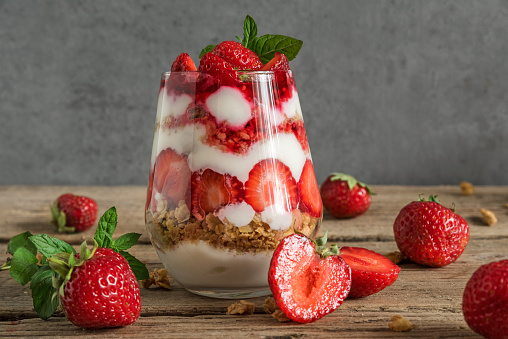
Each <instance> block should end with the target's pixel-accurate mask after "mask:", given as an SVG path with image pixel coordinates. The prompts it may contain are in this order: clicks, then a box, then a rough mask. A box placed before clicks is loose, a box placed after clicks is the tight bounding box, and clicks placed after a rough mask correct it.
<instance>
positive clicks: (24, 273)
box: [2, 207, 149, 320]
mask: <svg viewBox="0 0 508 339" xmlns="http://www.w3.org/2000/svg"><path fill="white" fill-rule="evenodd" d="M117 222H118V215H117V213H116V208H115V207H112V208H110V209H109V210H108V211H106V213H104V215H103V216H102V217H101V218H100V220H99V225H98V227H97V230H96V232H95V236H94V243H95V245H94V248H93V249H92V251H90V250H89V249H88V247H87V244H86V242H83V244H81V247H80V251H79V255H80V259H77V258H76V257H75V256H74V255H75V254H76V250H75V249H74V248H73V247H72V246H71V245H69V244H68V243H66V242H65V241H62V240H60V239H57V238H53V237H51V236H49V235H47V234H36V235H32V234H31V233H30V232H24V233H21V234H18V235H16V236H14V237H13V238H12V239H11V240H10V241H9V243H8V245H7V253H8V254H10V255H12V258H11V259H8V260H7V262H6V263H5V264H4V265H3V266H2V269H8V270H9V271H10V275H11V277H12V278H13V279H14V280H16V281H17V282H18V283H19V284H21V285H26V284H27V283H28V282H30V289H31V290H32V299H33V306H34V309H35V310H36V312H37V314H38V315H39V317H40V318H41V319H44V320H46V319H49V318H50V317H51V316H52V315H53V314H54V313H55V311H56V309H57V307H58V300H59V299H58V298H57V297H55V295H57V294H58V293H60V294H63V292H64V287H65V283H66V282H67V281H68V280H69V279H70V277H71V273H72V270H73V269H74V267H77V266H79V265H81V264H83V260H82V258H86V259H88V258H90V257H92V256H93V254H94V252H95V249H96V248H97V247H104V248H111V249H113V250H114V251H116V252H118V253H120V254H121V255H122V256H123V257H124V258H125V259H126V260H127V262H128V263H129V266H130V267H131V270H132V272H133V273H134V275H135V276H136V279H138V280H143V279H148V278H149V273H148V270H147V268H146V266H145V264H143V263H142V262H141V261H139V260H138V259H136V258H135V257H134V256H132V255H131V254H129V253H127V252H126V251H125V250H127V249H129V248H131V247H132V246H134V245H135V244H136V243H137V241H138V240H139V237H140V236H141V234H139V233H127V234H124V235H122V236H120V237H119V238H118V239H116V240H115V239H113V233H114V231H115V230H116V226H117ZM37 252H39V253H40V254H41V255H42V256H38V255H37Z"/></svg>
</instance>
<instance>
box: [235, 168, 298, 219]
mask: <svg viewBox="0 0 508 339" xmlns="http://www.w3.org/2000/svg"><path fill="white" fill-rule="evenodd" d="M245 201H246V202H247V203H248V204H249V205H251V206H252V208H253V209H254V210H255V211H256V212H263V211H264V209H265V207H268V206H270V205H273V204H280V205H283V206H284V207H285V208H286V210H287V211H292V210H293V209H294V208H296V206H297V204H298V190H297V188H296V180H295V179H294V178H293V175H292V174H291V170H290V169H289V167H288V166H286V165H285V164H284V163H283V162H281V161H280V160H277V159H264V160H261V161H260V162H258V163H257V164H256V165H254V167H253V168H252V169H251V171H250V172H249V179H248V180H247V182H246V183H245Z"/></svg>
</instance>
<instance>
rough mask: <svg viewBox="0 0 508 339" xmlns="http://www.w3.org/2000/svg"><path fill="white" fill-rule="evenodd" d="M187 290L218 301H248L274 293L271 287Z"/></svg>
mask: <svg viewBox="0 0 508 339" xmlns="http://www.w3.org/2000/svg"><path fill="white" fill-rule="evenodd" d="M186 290H187V291H189V292H191V293H194V294H198V295H202V296H205V297H211V298H218V299H246V298H256V297H263V296H267V295H271V294H272V291H270V288H269V287H266V288H254V289H245V290H242V289H218V288H207V289H205V290H197V289H190V288H186Z"/></svg>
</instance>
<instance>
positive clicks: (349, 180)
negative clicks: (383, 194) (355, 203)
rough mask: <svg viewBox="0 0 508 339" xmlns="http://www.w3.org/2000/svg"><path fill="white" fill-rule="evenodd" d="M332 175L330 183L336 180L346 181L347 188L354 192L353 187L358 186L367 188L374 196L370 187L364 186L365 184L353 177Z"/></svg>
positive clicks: (341, 174)
mask: <svg viewBox="0 0 508 339" xmlns="http://www.w3.org/2000/svg"><path fill="white" fill-rule="evenodd" d="M330 175H331V178H330V181H336V180H341V181H345V182H347V186H348V187H349V189H350V190H352V189H353V187H355V186H356V185H358V186H360V187H363V188H365V189H366V190H367V192H368V193H369V194H370V195H373V194H374V193H373V192H372V190H371V189H370V187H369V186H367V184H364V183H363V182H361V181H358V180H356V179H355V178H354V177H353V176H351V175H349V174H345V173H331V174H330Z"/></svg>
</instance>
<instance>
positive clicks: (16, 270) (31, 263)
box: [9, 247, 39, 286]
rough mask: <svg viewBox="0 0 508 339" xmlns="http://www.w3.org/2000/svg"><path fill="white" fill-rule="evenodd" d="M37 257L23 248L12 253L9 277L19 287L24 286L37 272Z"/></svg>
mask: <svg viewBox="0 0 508 339" xmlns="http://www.w3.org/2000/svg"><path fill="white" fill-rule="evenodd" d="M38 262H39V259H37V256H36V255H35V254H33V253H32V252H30V251H29V250H27V249H26V248H25V247H21V248H18V249H17V250H16V252H14V254H13V256H12V260H11V264H10V270H9V273H10V275H11V277H12V278H13V279H14V280H16V281H17V282H18V283H20V284H21V285H23V286H24V285H26V284H27V283H28V282H29V281H30V280H31V279H32V276H33V275H34V274H35V273H36V272H37V271H38V270H39V266H37V263H38Z"/></svg>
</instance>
